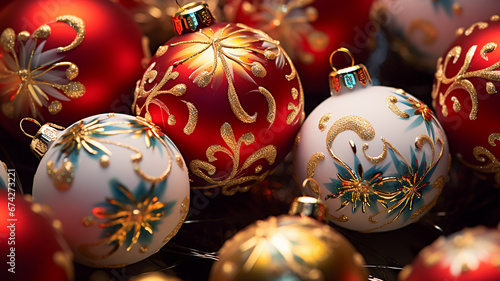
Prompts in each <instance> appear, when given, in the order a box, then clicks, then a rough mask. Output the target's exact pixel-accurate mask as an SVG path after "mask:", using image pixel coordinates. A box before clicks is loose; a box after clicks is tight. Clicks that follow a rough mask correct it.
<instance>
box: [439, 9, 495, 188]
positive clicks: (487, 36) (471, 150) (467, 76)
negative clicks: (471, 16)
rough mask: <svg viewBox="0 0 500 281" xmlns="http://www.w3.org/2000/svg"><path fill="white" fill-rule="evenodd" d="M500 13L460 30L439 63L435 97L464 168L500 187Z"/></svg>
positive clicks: (455, 151)
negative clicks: (499, 34) (490, 179)
mask: <svg viewBox="0 0 500 281" xmlns="http://www.w3.org/2000/svg"><path fill="white" fill-rule="evenodd" d="M499 32H500V17H499V16H492V17H491V19H490V20H489V21H482V22H477V23H475V24H473V25H472V26H470V27H469V28H467V29H459V30H458V31H457V34H459V36H458V37H457V39H456V40H455V41H454V42H453V43H452V44H451V45H450V47H449V48H448V50H447V51H446V52H445V53H444V55H443V56H442V57H441V58H439V60H438V62H437V70H436V73H435V79H434V85H433V91H432V98H433V106H434V107H435V109H436V115H437V118H438V119H439V121H440V122H441V124H442V125H443V128H444V129H445V131H446V134H447V135H448V139H449V142H450V148H451V150H452V152H453V154H454V156H455V158H456V159H458V160H459V161H460V162H461V163H463V164H464V165H465V166H467V167H469V168H471V169H472V170H473V171H475V172H476V174H477V175H479V176H480V177H483V178H484V177H493V178H494V183H495V184H497V185H500V145H499V144H500V126H499V123H500V115H499V114H498V108H500V94H498V93H497V91H498V90H497V89H498V87H500V50H497V44H500V38H499V37H498V33H499Z"/></svg>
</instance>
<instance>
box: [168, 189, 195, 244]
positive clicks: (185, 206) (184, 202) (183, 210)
mask: <svg viewBox="0 0 500 281" xmlns="http://www.w3.org/2000/svg"><path fill="white" fill-rule="evenodd" d="M179 212H180V214H181V218H180V220H179V223H177V225H176V226H175V228H174V229H173V230H172V231H171V232H170V233H169V234H168V235H167V237H165V238H164V239H163V241H162V242H163V243H167V242H168V241H170V239H172V238H173V237H174V236H175V235H176V234H177V232H179V229H181V227H182V224H183V223H184V221H185V220H186V216H187V214H188V212H189V196H186V197H185V198H184V200H182V203H181V208H180V209H179Z"/></svg>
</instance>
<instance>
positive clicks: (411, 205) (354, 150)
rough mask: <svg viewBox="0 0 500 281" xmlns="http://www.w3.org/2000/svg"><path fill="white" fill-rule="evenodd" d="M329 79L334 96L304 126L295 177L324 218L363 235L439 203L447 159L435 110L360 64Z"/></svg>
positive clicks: (396, 225) (395, 226)
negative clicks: (375, 78)
mask: <svg viewBox="0 0 500 281" xmlns="http://www.w3.org/2000/svg"><path fill="white" fill-rule="evenodd" d="M339 52H340V53H345V54H348V55H349V56H350V58H351V60H352V61H351V62H352V65H351V66H349V67H346V68H343V69H339V70H337V69H336V68H335V67H334V66H333V64H332V63H331V64H332V68H333V70H334V71H333V72H332V73H331V74H330V85H331V93H332V96H331V97H330V98H328V99H326V100H325V101H323V102H322V103H321V104H320V105H319V106H318V107H316V108H315V109H314V110H313V111H312V112H311V114H310V115H309V116H308V117H307V119H306V121H305V122H304V124H303V126H302V128H301V130H300V132H299V134H298V136H297V138H296V147H295V150H294V173H295V177H296V180H297V181H298V183H302V182H304V180H306V179H313V180H307V181H306V182H305V183H304V184H303V186H302V189H303V192H304V193H305V194H306V195H310V196H315V197H319V198H320V199H321V200H324V201H325V202H326V204H327V206H328V209H329V215H328V217H329V220H330V221H331V222H333V223H335V224H338V225H340V226H342V227H345V228H348V229H353V230H357V231H362V232H379V231H389V230H394V229H398V228H401V227H404V226H406V225H408V224H410V223H413V222H416V221H417V220H418V219H419V218H421V217H422V216H423V215H424V214H425V213H426V212H428V211H429V210H430V209H431V208H432V207H433V206H434V205H435V204H436V202H437V198H438V196H439V194H440V193H441V191H442V189H443V188H444V186H445V183H446V179H447V173H448V169H449V165H450V156H449V149H448V143H447V139H446V135H445V132H444V131H443V129H442V127H441V125H440V124H439V122H438V121H437V119H436V117H435V115H434V113H433V112H432V110H431V109H430V108H429V107H428V106H427V105H425V104H424V103H423V102H421V101H419V100H418V99H417V98H415V97H413V96H411V95H410V94H408V93H406V92H405V91H404V90H401V89H395V88H391V87H384V86H371V79H370V76H369V74H368V72H367V70H366V68H365V67H364V66H363V65H355V64H354V59H353V58H352V55H351V53H350V52H349V50H347V49H345V48H341V49H338V50H336V51H335V52H333V53H332V55H331V57H330V61H332V59H333V56H334V55H335V54H337V53H339Z"/></svg>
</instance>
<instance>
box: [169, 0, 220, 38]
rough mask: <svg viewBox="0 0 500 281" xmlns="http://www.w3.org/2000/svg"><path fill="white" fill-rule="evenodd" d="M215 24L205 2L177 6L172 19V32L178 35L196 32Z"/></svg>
mask: <svg viewBox="0 0 500 281" xmlns="http://www.w3.org/2000/svg"><path fill="white" fill-rule="evenodd" d="M213 23H215V18H214V16H213V15H212V12H210V9H209V8H208V4H207V3H205V2H196V3H189V4H186V5H184V6H182V7H181V6H180V5H179V9H178V10H177V12H176V13H175V15H174V16H173V17H172V25H173V27H174V31H175V32H176V33H177V34H178V35H182V34H186V33H190V32H194V31H197V30H199V29H201V28H204V27H207V26H210V25H212V24H213Z"/></svg>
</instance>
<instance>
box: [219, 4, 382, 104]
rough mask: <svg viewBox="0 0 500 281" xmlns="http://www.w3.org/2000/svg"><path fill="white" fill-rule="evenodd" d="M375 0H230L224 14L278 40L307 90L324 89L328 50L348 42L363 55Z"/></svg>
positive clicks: (311, 92)
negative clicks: (342, 0) (371, 9)
mask: <svg viewBox="0 0 500 281" xmlns="http://www.w3.org/2000/svg"><path fill="white" fill-rule="evenodd" d="M372 2H373V0H355V1H344V2H342V3H339V2H338V1H328V0H310V1H300V0H229V1H226V3H225V4H224V15H225V17H226V19H227V20H228V21H230V22H239V23H243V24H246V25H248V26H250V27H253V28H257V29H260V30H262V31H264V32H266V33H267V34H268V35H269V36H270V37H271V38H273V39H275V40H278V41H280V43H281V45H282V46H283V48H284V49H285V51H286V52H287V53H288V55H289V56H290V58H291V59H292V61H293V62H294V64H295V66H296V67H297V70H298V71H299V73H300V76H301V81H302V83H303V85H304V92H305V93H306V95H314V94H324V93H325V92H327V91H328V83H327V82H326V81H325V80H324V79H323V77H324V76H325V75H328V73H329V72H330V70H331V69H330V67H329V65H328V63H327V62H328V56H329V55H330V53H331V50H333V49H335V48H338V47H340V46H342V47H347V48H349V49H351V51H352V52H353V53H354V54H355V55H356V56H357V57H358V58H362V59H365V58H366V57H367V56H368V53H369V49H370V47H372V45H373V38H374V36H375V34H376V33H377V32H378V26H377V25H376V24H374V22H372V21H370V8H371V5H372Z"/></svg>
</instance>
